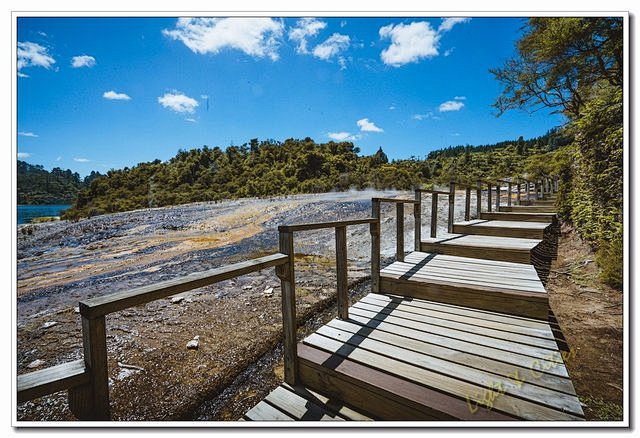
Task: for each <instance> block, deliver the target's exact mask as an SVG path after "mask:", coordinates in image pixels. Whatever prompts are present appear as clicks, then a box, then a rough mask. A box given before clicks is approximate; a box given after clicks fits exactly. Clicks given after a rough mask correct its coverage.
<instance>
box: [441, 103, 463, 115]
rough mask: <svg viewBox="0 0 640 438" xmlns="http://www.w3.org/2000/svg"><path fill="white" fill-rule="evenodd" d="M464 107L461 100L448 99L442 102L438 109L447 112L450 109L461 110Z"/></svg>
mask: <svg viewBox="0 0 640 438" xmlns="http://www.w3.org/2000/svg"><path fill="white" fill-rule="evenodd" d="M463 107H464V103H462V102H460V101H459V100H447V101H446V102H442V103H441V104H440V107H439V108H438V111H440V112H441V113H446V112H448V111H460V110H461V109H462V108H463Z"/></svg>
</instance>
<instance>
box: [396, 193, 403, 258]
mask: <svg viewBox="0 0 640 438" xmlns="http://www.w3.org/2000/svg"><path fill="white" fill-rule="evenodd" d="M396 260H397V261H399V262H404V203H402V202H399V203H397V204H396Z"/></svg>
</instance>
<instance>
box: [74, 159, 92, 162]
mask: <svg viewBox="0 0 640 438" xmlns="http://www.w3.org/2000/svg"><path fill="white" fill-rule="evenodd" d="M73 161H75V162H77V163H88V162H90V161H91V160H89V159H88V158H74V159H73Z"/></svg>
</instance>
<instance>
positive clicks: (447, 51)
mask: <svg viewBox="0 0 640 438" xmlns="http://www.w3.org/2000/svg"><path fill="white" fill-rule="evenodd" d="M455 49H456V48H455V47H452V48H450V49H447V50H445V51H444V53H443V55H444V56H449V55H451V54H452V53H453V51H454V50H455Z"/></svg>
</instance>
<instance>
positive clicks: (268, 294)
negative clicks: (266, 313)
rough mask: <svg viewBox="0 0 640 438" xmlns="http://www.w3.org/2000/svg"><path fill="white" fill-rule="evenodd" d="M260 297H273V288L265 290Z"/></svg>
mask: <svg viewBox="0 0 640 438" xmlns="http://www.w3.org/2000/svg"><path fill="white" fill-rule="evenodd" d="M262 295H263V296H265V297H270V296H271V295H273V288H272V287H268V288H266V289H265V290H264V292H262Z"/></svg>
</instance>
